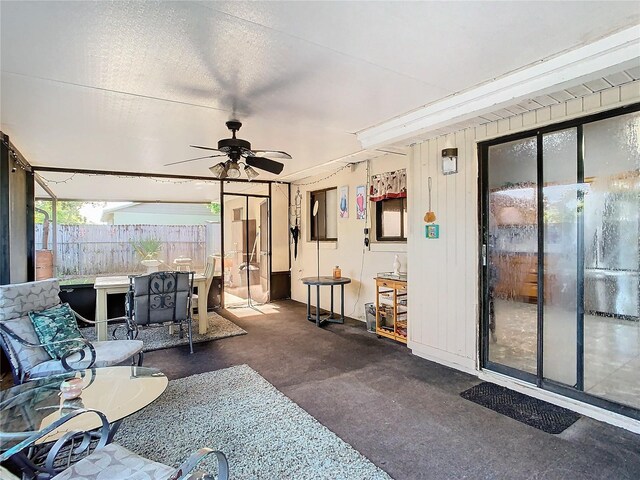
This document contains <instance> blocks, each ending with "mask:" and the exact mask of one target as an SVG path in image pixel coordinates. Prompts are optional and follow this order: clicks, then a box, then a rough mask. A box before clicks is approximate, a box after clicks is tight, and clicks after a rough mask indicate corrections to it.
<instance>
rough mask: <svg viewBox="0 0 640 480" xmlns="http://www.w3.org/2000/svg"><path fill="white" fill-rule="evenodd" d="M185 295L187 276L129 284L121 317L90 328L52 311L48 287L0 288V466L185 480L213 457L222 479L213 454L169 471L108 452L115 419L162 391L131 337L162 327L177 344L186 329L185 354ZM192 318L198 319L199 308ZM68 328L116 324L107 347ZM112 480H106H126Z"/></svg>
mask: <svg viewBox="0 0 640 480" xmlns="http://www.w3.org/2000/svg"><path fill="white" fill-rule="evenodd" d="M205 278H206V275H205ZM193 285H194V274H193V272H178V271H175V272H155V273H151V274H148V275H142V276H136V277H131V278H129V285H128V287H127V292H126V293H127V295H126V304H125V311H126V315H125V317H122V318H119V319H108V320H107V319H106V318H105V319H102V318H101V319H96V321H95V322H93V321H89V320H87V319H85V318H83V317H81V316H80V315H79V314H77V313H76V312H74V311H73V310H72V309H71V308H70V307H69V305H68V304H66V303H61V302H60V298H59V292H60V286H59V283H58V280H57V279H50V280H42V281H36V282H28V283H23V284H13V285H3V286H0V345H1V346H2V349H3V351H4V353H5V355H6V357H7V358H8V360H9V363H10V365H11V369H12V373H13V378H14V384H15V386H14V387H12V388H10V389H7V390H4V391H2V392H0V414H1V415H0V462H2V463H3V464H4V462H5V461H6V462H8V463H9V464H10V465H12V466H13V469H14V470H20V471H21V472H22V473H23V478H55V479H66V478H83V479H95V478H98V476H100V478H107V477H108V472H109V469H113V471H114V472H125V471H129V470H130V471H131V474H134V473H136V472H139V471H144V472H145V474H146V475H147V476H145V477H140V478H153V479H179V478H185V479H186V478H196V477H195V476H194V477H192V476H191V475H192V474H193V475H195V473H194V472H193V470H194V468H195V467H196V466H197V464H198V463H199V462H200V461H201V460H202V459H203V458H205V457H206V456H207V455H209V454H213V455H215V456H216V457H217V462H218V478H221V479H224V478H228V464H227V460H226V457H225V456H224V454H223V453H222V452H219V451H214V450H211V449H207V448H203V449H200V450H198V451H197V452H196V453H194V454H193V455H192V456H191V457H189V458H188V459H187V460H186V461H185V462H184V463H183V464H182V465H181V466H180V467H179V468H177V469H174V468H171V467H168V466H166V465H162V464H159V463H157V462H153V461H151V460H148V459H146V458H143V457H140V456H138V455H136V454H135V453H133V452H130V451H129V450H127V449H125V448H124V447H122V446H119V445H117V444H113V443H112V440H113V437H114V435H115V433H116V431H117V429H118V426H119V425H120V423H121V422H122V421H123V419H125V418H126V417H128V416H129V415H131V414H133V413H135V412H137V411H139V410H141V409H142V408H144V407H145V406H147V405H149V404H150V403H152V402H153V401H154V400H155V399H157V398H158V397H159V396H160V395H162V393H163V392H164V390H165V388H166V387H167V383H168V380H167V378H166V376H165V375H164V374H163V373H162V372H160V371H158V370H157V369H153V368H147V367H142V361H143V347H144V346H143V342H142V341H141V340H137V339H136V337H137V334H138V330H139V328H146V327H148V326H165V325H166V324H170V325H171V326H172V327H174V328H179V334H180V335H181V336H182V335H183V334H184V332H183V329H184V324H186V328H187V334H188V336H189V345H190V351H191V353H193V343H192V339H191V336H192V332H191V319H192V298H193V293H192V288H193ZM205 291H206V290H200V293H201V297H205V298H206V295H205V294H204V292H205ZM205 305H206V304H205ZM203 312H204V314H203ZM200 317H201V318H202V317H204V318H205V319H206V317H207V315H206V307H204V308H203V309H201V310H200ZM78 319H80V320H83V321H85V322H89V323H92V324H94V325H95V326H96V328H97V329H99V331H101V332H104V333H105V334H106V325H107V322H108V321H109V322H115V321H118V320H119V321H121V324H120V326H119V327H118V328H116V329H115V331H114V332H113V339H112V340H106V335H102V338H98V341H95V342H90V341H88V340H86V339H85V338H83V337H82V335H81V334H80V331H79V329H78V326H77V320H78ZM103 325H104V329H103V328H102V326H103ZM205 331H206V330H205ZM120 335H122V336H123V337H124V338H122V339H118V338H117V337H118V336H120ZM127 360H130V365H129V366H126V361H127ZM123 363H124V364H125V366H118V364H123ZM0 473H1V475H0V477H2V478H5V476H6V477H7V478H11V477H8V475H9V473H7V472H4V471H1V472H0ZM104 475H107V476H104ZM122 475H124V474H123V473H119V474H117V475H116V477H117V478H126V475H125V477H123V476H122ZM199 475H201V476H198V477H197V478H212V477H208V476H206V475H205V474H203V473H201V472H200V473H199ZM202 475H205V476H202ZM116 477H113V478H116ZM109 478H111V477H109ZM136 478H137V477H136Z"/></svg>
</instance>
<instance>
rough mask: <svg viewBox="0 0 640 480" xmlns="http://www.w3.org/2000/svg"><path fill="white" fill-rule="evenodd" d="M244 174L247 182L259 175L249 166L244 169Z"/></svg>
mask: <svg viewBox="0 0 640 480" xmlns="http://www.w3.org/2000/svg"><path fill="white" fill-rule="evenodd" d="M244 173H245V175H246V176H247V178H248V179H249V181H251V180H253V179H254V178H256V177H257V176H258V175H260V174H259V173H258V172H256V171H255V169H254V168H253V167H250V166H249V165H246V166H245V167H244Z"/></svg>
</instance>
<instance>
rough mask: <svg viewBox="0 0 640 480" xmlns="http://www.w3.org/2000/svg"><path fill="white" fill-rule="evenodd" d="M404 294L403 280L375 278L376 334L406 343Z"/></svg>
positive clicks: (405, 302)
mask: <svg viewBox="0 0 640 480" xmlns="http://www.w3.org/2000/svg"><path fill="white" fill-rule="evenodd" d="M406 295H407V282H406V281H405V280H392V279H388V278H380V277H377V278H376V334H377V335H378V336H380V337H385V338H391V339H392V340H396V341H398V342H402V343H407V305H406V304H407V297H406ZM400 302H402V303H400Z"/></svg>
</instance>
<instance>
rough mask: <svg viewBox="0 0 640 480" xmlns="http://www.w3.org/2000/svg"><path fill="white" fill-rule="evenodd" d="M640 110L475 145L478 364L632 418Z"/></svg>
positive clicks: (636, 388) (639, 258)
mask: <svg viewBox="0 0 640 480" xmlns="http://www.w3.org/2000/svg"><path fill="white" fill-rule="evenodd" d="M639 110H640V107H639V106H638V105H636V106H634V107H629V108H623V109H618V110H616V111H612V112H606V113H603V114H598V115H594V116H591V117H587V118H583V119H578V120H575V121H572V122H566V123H563V124H561V125H555V126H550V127H545V128H544V129H540V130H538V131H535V132H524V133H522V134H517V135H512V136H509V137H505V138H501V139H496V140H491V141H489V142H484V143H481V144H480V145H479V154H480V163H481V208H482V241H483V243H482V296H481V297H482V345H481V351H482V365H483V368H486V369H489V370H493V371H497V372H500V373H503V374H507V375H510V376H512V377H515V378H518V379H521V380H525V381H527V382H530V383H532V384H536V385H537V386H538V387H540V388H544V389H548V390H551V391H555V392H556V393H560V394H563V395H566V396H569V397H573V398H577V399H579V400H582V401H585V402H588V403H592V404H595V405H598V406H601V407H603V408H607V409H609V410H612V411H616V412H618V413H622V414H624V415H628V416H631V417H632V418H640V383H639V382H638V376H637V375H638V374H637V372H638V371H639V370H640V313H639V311H640V305H639V303H640V295H639V293H638V283H639V280H638V278H639V277H638V274H639V271H640V140H639V138H638V132H639V131H640V114H639V113H638V111H639Z"/></svg>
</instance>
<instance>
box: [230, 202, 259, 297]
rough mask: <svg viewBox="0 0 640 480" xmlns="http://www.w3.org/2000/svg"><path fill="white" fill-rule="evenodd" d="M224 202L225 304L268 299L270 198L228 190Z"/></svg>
mask: <svg viewBox="0 0 640 480" xmlns="http://www.w3.org/2000/svg"><path fill="white" fill-rule="evenodd" d="M223 202H224V222H225V224H224V253H225V259H224V305H225V308H229V307H246V306H252V305H256V304H262V303H267V302H268V301H269V277H270V275H269V269H270V266H269V245H270V242H269V199H268V197H254V196H250V195H238V194H227V193H225V194H224V196H223Z"/></svg>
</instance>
